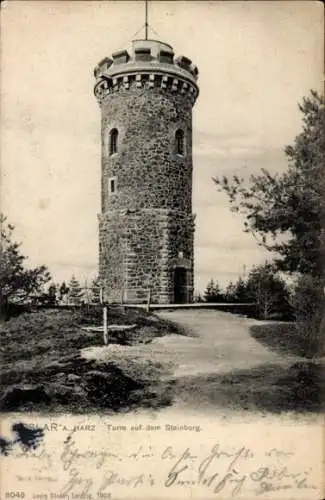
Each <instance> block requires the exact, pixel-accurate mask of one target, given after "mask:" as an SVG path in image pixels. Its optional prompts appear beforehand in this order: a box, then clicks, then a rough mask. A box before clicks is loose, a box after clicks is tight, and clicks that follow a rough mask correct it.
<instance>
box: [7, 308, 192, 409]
mask: <svg viewBox="0 0 325 500" xmlns="http://www.w3.org/2000/svg"><path fill="white" fill-rule="evenodd" d="M100 321H101V311H100V310H97V311H96V310H92V312H91V313H87V311H80V310H76V311H69V310H55V309H53V310H51V309H49V310H43V311H38V312H31V313H24V314H22V315H20V316H19V317H17V318H13V319H11V320H9V321H7V322H4V323H1V324H0V336H1V343H0V344H1V347H0V353H1V358H2V363H1V372H0V381H1V394H2V396H1V398H0V405H1V406H0V407H1V410H2V411H10V410H35V409H46V410H49V411H51V410H62V411H72V412H73V411H78V412H79V411H96V409H98V408H102V409H103V408H105V409H110V410H113V411H118V410H120V409H123V408H125V409H128V408H129V407H130V405H131V406H133V405H138V404H141V401H142V400H143V399H145V397H144V395H146V394H147V392H148V390H149V389H148V386H149V385H150V384H152V383H154V381H155V380H157V379H158V378H159V374H160V372H161V369H162V367H161V366H159V363H154V362H153V363H147V364H146V366H137V365H135V366H133V367H131V369H129V370H128V373H126V371H125V370H123V367H122V368H121V367H120V366H118V364H117V363H114V362H106V363H103V362H101V363H98V362H96V360H85V359H83V358H81V357H80V355H79V350H80V349H82V348H85V347H89V346H100V345H102V344H103V340H102V334H101V333H96V332H95V333H94V332H87V331H85V330H83V329H82V326H84V325H89V324H100ZM108 323H109V324H119V325H130V324H135V325H136V327H135V328H134V329H132V330H130V331H123V330H122V331H120V332H118V333H114V334H111V337H110V338H109V342H111V343H116V342H118V343H121V344H136V343H149V342H150V341H151V340H152V339H153V338H155V337H158V336H163V335H167V334H171V333H174V334H175V333H176V334H184V331H183V330H182V329H181V328H180V327H178V326H176V325H175V324H174V323H172V322H170V321H168V320H163V319H160V318H158V317H156V316H154V315H151V314H148V313H146V312H145V311H142V310H131V311H130V310H126V311H123V310H120V309H109V310H108ZM129 368H130V367H129Z"/></svg>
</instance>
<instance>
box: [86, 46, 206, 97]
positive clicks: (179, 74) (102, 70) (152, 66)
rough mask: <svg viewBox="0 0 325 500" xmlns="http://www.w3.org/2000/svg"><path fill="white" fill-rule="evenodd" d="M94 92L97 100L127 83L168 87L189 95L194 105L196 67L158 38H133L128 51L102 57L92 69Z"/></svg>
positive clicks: (196, 92)
mask: <svg viewBox="0 0 325 500" xmlns="http://www.w3.org/2000/svg"><path fill="white" fill-rule="evenodd" d="M94 75H95V78H96V84H95V95H96V97H97V99H98V101H99V102H101V101H102V100H103V98H104V97H105V96H106V95H107V94H109V93H112V92H116V91H117V90H119V89H120V88H124V89H128V88H130V86H132V85H133V86H136V87H139V88H141V87H145V88H153V87H160V88H162V89H170V90H172V91H173V92H176V91H180V92H181V93H183V94H185V93H186V94H188V96H189V98H190V99H191V101H193V104H194V102H195V100H196V98H197V96H198V93H199V89H198V86H197V83H196V81H197V79H198V68H197V66H196V65H195V64H193V62H192V61H191V60H190V59H189V58H187V57H185V56H179V57H176V58H175V54H174V51H173V48H172V47H171V46H170V45H168V44H167V43H164V42H161V41H159V40H134V41H133V42H132V47H131V50H130V51H129V52H128V51H127V50H120V51H118V52H115V53H113V54H112V56H111V57H105V58H104V59H102V61H100V62H99V63H98V65H97V66H96V68H95V70H94Z"/></svg>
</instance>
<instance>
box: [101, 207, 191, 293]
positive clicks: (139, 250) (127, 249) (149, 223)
mask: <svg viewBox="0 0 325 500" xmlns="http://www.w3.org/2000/svg"><path fill="white" fill-rule="evenodd" d="M179 252H182V254H183V256H184V259H186V261H188V262H189V266H188V299H189V300H191V299H192V297H193V222H192V218H191V217H188V216H185V215H184V214H183V213H181V212H178V213H177V212H173V211H170V210H165V209H162V210H159V209H148V210H145V209H141V210H137V211H132V212H130V211H114V212H107V213H106V214H104V215H102V216H100V269H101V277H102V278H104V279H103V283H104V297H105V300H108V301H111V302H117V301H118V302H119V301H120V300H121V296H122V293H123V299H124V301H126V302H133V303H143V302H145V301H146V299H147V296H148V289H149V287H150V289H151V299H152V302H156V303H158V302H159V303H170V302H173V298H174V289H173V283H174V276H173V272H174V266H175V264H176V263H177V261H178V255H179Z"/></svg>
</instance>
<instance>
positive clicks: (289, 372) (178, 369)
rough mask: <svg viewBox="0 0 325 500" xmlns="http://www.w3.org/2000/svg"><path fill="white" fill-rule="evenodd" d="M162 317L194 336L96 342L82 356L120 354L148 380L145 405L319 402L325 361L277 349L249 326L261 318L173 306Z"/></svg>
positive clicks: (257, 406) (283, 407)
mask: <svg viewBox="0 0 325 500" xmlns="http://www.w3.org/2000/svg"><path fill="white" fill-rule="evenodd" d="M159 316H161V317H162V318H166V319H169V320H172V321H175V322H178V323H179V324H180V325H182V326H183V327H185V328H186V329H187V330H188V332H189V336H181V335H166V336H165V337H159V338H156V339H154V340H153V341H152V342H151V343H149V344H140V345H134V346H121V345H116V344H115V345H109V346H105V347H92V348H89V349H86V350H84V351H83V356H85V357H87V358H96V359H97V360H101V359H102V360H103V361H106V362H107V361H113V362H114V361H115V362H117V363H118V365H119V366H120V367H121V368H122V370H123V371H125V372H126V373H127V374H128V375H130V376H131V377H132V378H134V377H135V378H138V376H140V378H141V379H142V380H145V379H147V381H148V383H149V385H150V387H151V389H150V390H149V392H147V393H146V395H144V400H145V401H146V402H145V405H146V406H147V407H148V408H150V407H152V408H156V409H158V408H160V409H161V410H162V411H165V410H167V411H168V412H169V411H170V410H172V409H174V410H177V411H179V410H180V411H182V412H183V411H187V410H188V411H190V412H192V413H193V412H198V411H199V412H200V413H201V412H203V413H210V412H213V414H215V412H216V411H217V412H218V413H219V412H221V414H222V415H224V416H225V417H227V418H228V417H229V415H230V414H234V411H235V412H238V411H239V412H241V413H242V412H243V411H245V412H246V411H247V410H248V411H253V412H256V411H258V412H259V413H263V414H266V413H268V414H270V413H275V414H279V413H286V412H294V413H296V412H298V413H299V412H305V411H306V410H307V411H308V412H318V411H319V410H320V409H321V407H322V403H321V401H320V390H319V387H320V380H321V379H322V377H323V376H324V366H320V365H313V364H310V363H309V362H307V361H306V360H304V359H303V358H298V357H295V356H289V355H281V354H278V353H276V352H273V351H272V350H270V349H268V348H267V347H265V346H264V345H262V344H261V343H260V342H258V341H256V340H255V339H254V338H253V337H252V336H251V335H250V327H251V326H252V325H254V324H257V323H258V322H257V321H255V320H250V319H246V318H243V317H239V316H235V315H232V314H230V313H225V312H220V311H212V310H204V311H193V310H187V311H184V310H178V311H175V310H174V311H166V312H160V313H159ZM152 405H153V406H152ZM164 407H165V410H163V408H164ZM229 411H231V413H229Z"/></svg>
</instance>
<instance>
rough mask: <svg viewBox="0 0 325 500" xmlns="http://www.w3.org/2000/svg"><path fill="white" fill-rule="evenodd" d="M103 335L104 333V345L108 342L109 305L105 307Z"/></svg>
mask: <svg viewBox="0 0 325 500" xmlns="http://www.w3.org/2000/svg"><path fill="white" fill-rule="evenodd" d="M103 335H104V345H107V344H108V335H107V307H106V306H104V307H103Z"/></svg>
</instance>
